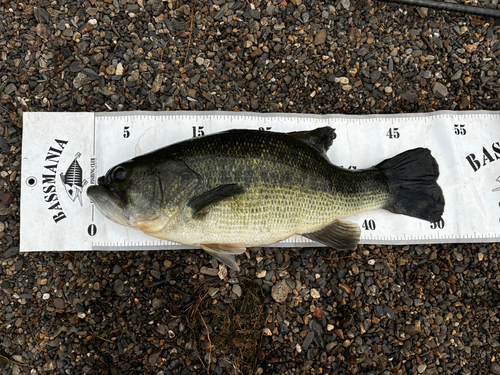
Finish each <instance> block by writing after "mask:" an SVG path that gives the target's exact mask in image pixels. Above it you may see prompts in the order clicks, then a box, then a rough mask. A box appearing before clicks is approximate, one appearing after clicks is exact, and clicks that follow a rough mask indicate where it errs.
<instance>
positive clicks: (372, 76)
mask: <svg viewBox="0 0 500 375" xmlns="http://www.w3.org/2000/svg"><path fill="white" fill-rule="evenodd" d="M381 76H382V73H380V72H379V71H378V70H374V71H373V72H371V74H370V81H371V83H376V82H377V81H378V80H379V79H380V77H381Z"/></svg>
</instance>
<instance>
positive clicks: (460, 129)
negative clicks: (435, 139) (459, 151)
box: [454, 124, 467, 135]
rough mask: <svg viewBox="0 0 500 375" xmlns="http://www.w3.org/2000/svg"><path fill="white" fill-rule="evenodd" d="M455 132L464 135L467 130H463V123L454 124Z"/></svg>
mask: <svg viewBox="0 0 500 375" xmlns="http://www.w3.org/2000/svg"><path fill="white" fill-rule="evenodd" d="M454 126H455V134H456V135H465V134H467V131H466V130H465V124H455V125H454Z"/></svg>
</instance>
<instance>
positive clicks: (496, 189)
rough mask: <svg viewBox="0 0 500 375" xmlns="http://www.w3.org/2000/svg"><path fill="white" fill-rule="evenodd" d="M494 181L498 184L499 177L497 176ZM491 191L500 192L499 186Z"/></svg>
mask: <svg viewBox="0 0 500 375" xmlns="http://www.w3.org/2000/svg"><path fill="white" fill-rule="evenodd" d="M495 181H497V182H500V176H498V177H497V179H496V180H495ZM492 191H500V186H499V187H496V188H494V189H493V190H492Z"/></svg>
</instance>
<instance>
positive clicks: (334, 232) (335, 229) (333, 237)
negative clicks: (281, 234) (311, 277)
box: [302, 220, 361, 250]
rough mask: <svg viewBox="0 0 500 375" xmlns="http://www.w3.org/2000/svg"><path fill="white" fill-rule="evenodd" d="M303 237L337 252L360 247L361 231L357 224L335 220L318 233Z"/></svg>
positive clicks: (307, 234) (306, 234)
mask: <svg viewBox="0 0 500 375" xmlns="http://www.w3.org/2000/svg"><path fill="white" fill-rule="evenodd" d="M302 235H303V236H304V237H307V238H309V239H311V240H313V241H318V242H321V243H322V244H324V245H327V246H331V247H334V248H335V249H337V250H354V249H355V248H356V246H358V242H359V238H360V236H361V229H359V226H358V225H357V224H355V223H351V222H349V221H340V220H335V221H334V222H333V223H331V224H328V225H327V226H326V227H323V228H321V229H320V230H318V231H316V232H312V233H305V234H302Z"/></svg>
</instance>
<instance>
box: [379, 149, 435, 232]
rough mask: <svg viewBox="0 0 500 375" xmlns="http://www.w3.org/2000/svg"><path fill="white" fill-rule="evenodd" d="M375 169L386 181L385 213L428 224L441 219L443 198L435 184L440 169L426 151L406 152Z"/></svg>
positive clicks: (428, 151) (385, 161) (427, 150)
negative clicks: (387, 188)
mask: <svg viewBox="0 0 500 375" xmlns="http://www.w3.org/2000/svg"><path fill="white" fill-rule="evenodd" d="M375 167H376V168H378V169H379V170H380V171H381V172H382V173H384V175H385V176H386V177H387V178H388V180H389V191H390V196H391V198H390V199H389V201H388V203H387V204H386V205H385V207H384V208H385V209H386V210H388V211H390V212H393V213H396V214H402V215H407V216H412V217H416V218H419V219H423V220H427V221H430V222H437V221H439V220H440V219H441V216H442V215H443V211H444V196H443V191H442V190H441V188H440V187H439V185H438V184H437V182H436V180H437V179H438V177H439V166H438V164H437V162H436V159H434V157H433V156H432V155H431V152H430V150H429V149H426V148H415V149H413V150H408V151H405V152H403V153H401V154H399V155H396V156H394V157H392V158H390V159H387V160H384V161H383V162H382V163H380V164H378V165H376V166H375Z"/></svg>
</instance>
